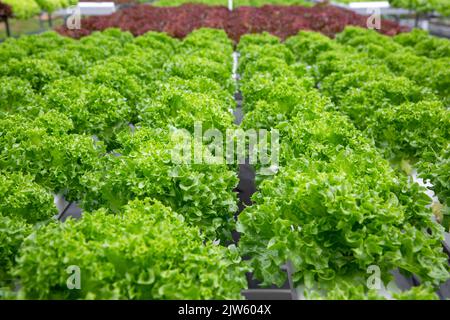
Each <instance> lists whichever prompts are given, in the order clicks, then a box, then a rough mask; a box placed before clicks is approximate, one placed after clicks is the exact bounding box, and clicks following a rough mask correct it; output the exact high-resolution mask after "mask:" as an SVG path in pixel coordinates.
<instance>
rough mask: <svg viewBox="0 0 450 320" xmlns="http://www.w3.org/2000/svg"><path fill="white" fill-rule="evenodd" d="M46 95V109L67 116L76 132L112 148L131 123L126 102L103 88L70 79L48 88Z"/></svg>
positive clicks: (121, 97)
mask: <svg viewBox="0 0 450 320" xmlns="http://www.w3.org/2000/svg"><path fill="white" fill-rule="evenodd" d="M44 94H45V98H44V99H45V102H46V104H47V105H46V106H47V108H48V109H49V110H57V111H58V112H61V113H63V114H65V115H66V116H68V117H69V118H70V119H71V120H72V122H73V125H74V130H73V131H74V132H76V133H81V134H90V135H97V136H98V137H99V138H100V139H101V140H103V141H105V142H106V143H109V144H111V143H112V142H113V140H114V138H115V133H116V132H118V131H120V130H121V129H123V128H124V127H125V126H127V125H128V123H129V122H130V121H131V112H130V108H129V106H128V104H127V103H126V99H125V98H124V97H123V96H122V95H120V94H119V93H118V92H117V91H115V90H113V89H110V88H108V87H106V86H103V85H98V84H94V83H86V82H84V81H83V80H81V79H79V78H75V77H72V78H71V77H68V78H64V79H61V80H57V81H55V82H53V83H52V84H50V85H48V86H47V87H45V89H44Z"/></svg>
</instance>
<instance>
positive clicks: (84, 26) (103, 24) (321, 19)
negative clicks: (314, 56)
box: [57, 4, 406, 42]
mask: <svg viewBox="0 0 450 320" xmlns="http://www.w3.org/2000/svg"><path fill="white" fill-rule="evenodd" d="M347 25H356V26H361V27H366V25H367V17H366V16H363V15H359V14H356V13H354V12H352V11H349V10H344V9H340V8H337V7H335V6H328V5H325V6H323V5H321V6H314V7H303V6H273V5H265V6H263V7H239V8H237V9H236V10H233V11H229V10H228V8H227V7H225V6H207V5H202V4H184V5H181V6H178V7H155V6H150V5H136V6H133V7H131V8H125V9H123V10H120V11H118V12H116V13H114V14H112V15H109V16H100V17H89V18H86V19H82V20H81V29H79V30H69V29H67V27H66V26H62V27H59V28H58V29H57V31H58V32H59V33H61V34H63V35H68V36H71V37H74V38H80V37H82V36H85V35H88V34H90V33H91V32H93V31H96V30H104V29H106V28H112V27H117V28H120V29H121V30H124V31H130V32H131V33H132V34H134V35H135V36H137V35H141V34H143V33H145V32H147V31H149V30H152V31H159V32H166V33H168V34H169V35H171V36H173V37H177V38H183V37H185V36H186V35H188V34H189V33H190V32H191V31H193V30H195V29H198V28H201V27H208V28H218V29H224V30H225V31H226V33H227V34H228V35H229V37H230V38H231V39H233V40H234V41H235V42H238V41H239V38H240V37H241V36H242V35H244V34H247V33H259V32H263V31H267V32H270V33H271V34H274V35H276V36H279V37H280V38H282V39H285V38H286V37H288V36H292V35H295V34H297V33H298V31H299V30H314V31H318V32H321V33H323V34H325V35H328V36H334V35H335V34H336V33H338V32H341V31H342V30H343V29H344V28H345V26H347ZM405 30H406V29H405V28H404V27H401V26H400V25H399V24H397V23H395V22H391V21H389V20H382V23H381V30H380V32H381V33H384V34H388V35H395V34H397V33H399V32H402V31H405Z"/></svg>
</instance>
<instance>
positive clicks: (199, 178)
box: [83, 128, 238, 239]
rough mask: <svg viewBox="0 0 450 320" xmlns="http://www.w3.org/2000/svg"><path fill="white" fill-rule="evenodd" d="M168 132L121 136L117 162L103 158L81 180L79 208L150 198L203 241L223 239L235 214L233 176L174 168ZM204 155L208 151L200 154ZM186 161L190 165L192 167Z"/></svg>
mask: <svg viewBox="0 0 450 320" xmlns="http://www.w3.org/2000/svg"><path fill="white" fill-rule="evenodd" d="M172 137H173V136H172V135H171V134H170V132H169V129H168V128H167V129H161V130H155V129H148V128H140V129H138V130H136V132H135V133H131V132H124V134H123V135H122V136H121V138H120V139H119V141H120V142H121V143H122V144H123V145H124V146H125V148H124V150H123V151H121V150H120V149H119V150H118V151H119V152H120V153H122V156H114V155H108V156H106V157H104V158H103V159H102V162H100V168H99V170H97V171H92V172H89V173H87V174H86V175H85V179H86V181H85V182H84V183H85V185H86V187H87V189H88V192H87V193H86V195H85V198H83V205H84V206H85V207H87V208H88V209H90V208H92V207H94V208H95V207H107V208H111V209H112V210H113V211H117V210H119V209H120V208H121V207H122V206H123V205H124V204H126V203H127V202H128V200H130V199H135V198H139V199H142V198H145V197H153V198H155V199H158V200H160V201H161V202H163V203H164V204H166V205H169V206H170V207H172V208H173V209H174V210H175V211H177V212H178V213H180V214H182V215H183V216H185V218H186V221H187V222H188V223H190V224H193V225H197V226H199V227H200V228H201V229H202V230H203V231H204V232H205V233H206V234H207V235H208V236H209V237H212V238H213V239H214V238H215V237H217V238H222V239H229V238H230V232H231V231H232V229H233V224H234V219H233V217H234V212H235V211H236V210H237V198H236V194H235V193H234V192H233V191H232V190H233V189H234V188H235V187H236V186H237V183H238V179H237V174H236V172H234V171H231V170H230V169H229V168H228V167H227V165H225V164H215V165H211V164H210V163H205V162H203V163H201V164H194V163H192V164H189V163H186V164H184V163H182V164H176V163H174V161H173V158H172V151H173V150H175V148H176V146H177V140H176V139H173V138H172ZM203 152H204V153H205V155H208V151H207V149H206V148H204V151H203ZM193 160H194V159H192V160H191V161H193Z"/></svg>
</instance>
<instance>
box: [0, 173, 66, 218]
mask: <svg viewBox="0 0 450 320" xmlns="http://www.w3.org/2000/svg"><path fill="white" fill-rule="evenodd" d="M33 180H34V179H33V177H32V176H30V175H23V174H20V173H11V174H7V173H0V213H1V214H3V215H4V216H10V217H13V218H22V219H23V220H25V221H26V222H28V223H36V222H39V221H43V220H47V219H49V218H51V217H52V216H53V215H55V214H56V213H57V212H56V207H55V205H54V204H53V196H52V195H51V193H50V192H48V191H47V190H45V189H44V188H43V187H41V186H39V185H37V184H36V183H35V182H34V181H33Z"/></svg>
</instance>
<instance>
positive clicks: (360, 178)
mask: <svg viewBox="0 0 450 320" xmlns="http://www.w3.org/2000/svg"><path fill="white" fill-rule="evenodd" d="M322 37H323V36H321V35H320V34H316V33H306V32H302V33H300V34H299V35H298V36H296V37H293V38H290V39H288V40H287V42H286V45H285V44H280V43H279V40H278V39H277V38H275V37H273V36H269V35H268V34H263V35H247V36H244V37H243V38H242V39H241V42H240V44H239V47H238V49H239V52H240V61H241V63H240V70H241V74H242V83H241V90H242V93H243V97H244V108H245V110H246V114H245V117H244V122H243V125H244V127H245V128H265V129H268V130H274V129H277V130H279V132H280V140H281V142H280V144H281V151H280V166H279V167H280V168H279V171H278V173H277V174H276V175H275V176H273V177H269V178H267V177H265V178H263V179H261V178H260V179H258V180H259V181H260V182H259V188H258V189H259V190H258V192H257V193H256V194H255V195H254V196H253V198H252V200H253V205H252V206H250V207H247V208H246V209H245V210H244V211H243V212H242V213H241V214H240V215H239V218H238V231H239V232H240V233H241V238H240V242H239V247H240V250H241V252H242V254H243V255H245V256H248V257H250V264H251V267H252V270H254V275H255V277H256V278H257V279H259V280H260V281H263V283H264V284H266V285H268V284H272V283H276V284H278V285H281V284H282V283H283V282H284V281H285V275H284V274H283V272H281V271H280V269H279V267H280V265H282V264H284V263H285V262H286V261H290V262H291V263H292V265H293V268H294V274H293V278H294V282H295V283H296V285H297V286H298V287H299V289H300V292H301V294H302V296H303V297H306V298H327V299H361V298H363V299H367V298H369V299H370V298H376V299H380V298H383V297H384V298H392V297H394V298H408V299H417V298H418V299H427V298H433V297H434V298H435V297H436V296H435V295H434V293H433V291H434V290H435V289H436V287H437V286H438V285H439V284H440V283H442V282H444V281H446V280H447V279H448V278H449V276H450V274H449V267H448V264H447V256H446V255H445V254H444V253H443V248H442V245H441V240H442V238H443V233H442V232H443V228H442V227H441V226H440V225H439V224H437V223H436V222H434V221H432V216H433V214H432V211H431V209H429V208H428V207H427V205H428V204H429V202H430V199H429V198H428V196H427V195H426V194H425V193H424V189H423V188H422V187H420V186H419V185H418V184H416V183H414V182H412V181H411V180H410V179H408V177H407V176H405V175H403V174H401V173H399V172H398V171H396V170H394V169H393V168H392V167H391V165H390V163H389V162H388V161H387V160H385V159H384V158H383V156H382V153H380V152H379V150H378V149H377V148H376V147H375V145H374V144H373V142H372V140H371V139H369V138H368V137H367V136H366V135H365V134H364V133H363V132H362V131H361V130H359V129H358V128H357V127H356V126H355V125H354V123H353V122H352V121H351V120H350V119H349V117H348V116H346V115H344V114H343V113H342V112H341V111H340V110H339V106H340V105H339V104H338V105H337V106H336V105H335V104H334V103H333V101H332V100H331V99H330V98H329V97H327V96H326V95H324V94H322V93H320V92H319V90H317V89H315V72H316V67H315V65H314V66H311V65H310V63H309V62H308V61H307V60H306V59H296V57H298V56H300V55H301V53H300V52H302V53H304V54H305V55H306V54H308V55H311V56H312V57H316V54H317V55H318V56H319V57H320V54H319V53H318V52H315V51H314V49H315V48H317V49H321V50H323V47H324V45H323V42H320V39H321V38H322ZM324 39H327V38H325V37H324ZM327 40H328V39H327ZM301 41H304V42H308V43H309V44H310V47H308V48H306V47H305V48H303V50H301V47H300V46H299V45H298V43H299V42H301ZM329 41H331V40H329ZM316 46H317V47H316ZM291 49H292V51H291ZM345 63H347V64H348V62H347V61H343V62H342V64H343V65H344V64H345ZM335 64H338V65H340V62H339V63H338V62H337V61H335ZM348 74H349V75H351V73H348ZM341 76H343V74H341ZM336 109H338V110H336ZM399 118H400V121H401V119H402V118H401V115H400V114H399ZM370 268H377V270H378V271H379V275H380V277H381V283H380V287H378V288H376V287H375V288H374V287H370V286H367V283H368V282H367V277H368V272H369V270H371V269H370ZM397 268H398V269H399V270H400V272H401V273H402V274H405V275H411V274H415V275H417V276H418V277H419V278H420V281H421V284H422V285H421V286H419V287H416V288H413V289H412V290H411V291H406V292H403V293H400V292H399V290H398V289H396V288H395V285H393V283H392V279H393V277H392V274H391V271H392V270H394V269H397ZM369 274H370V273H369ZM380 288H381V290H377V289H380Z"/></svg>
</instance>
